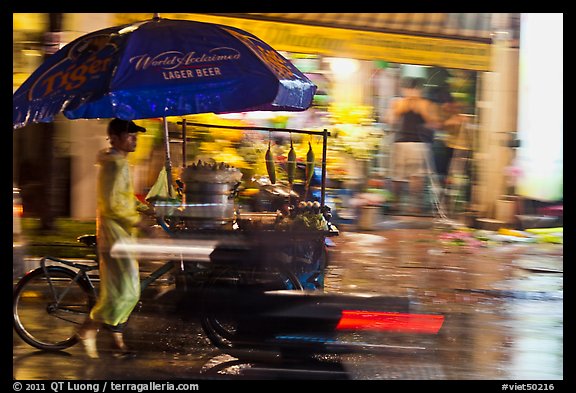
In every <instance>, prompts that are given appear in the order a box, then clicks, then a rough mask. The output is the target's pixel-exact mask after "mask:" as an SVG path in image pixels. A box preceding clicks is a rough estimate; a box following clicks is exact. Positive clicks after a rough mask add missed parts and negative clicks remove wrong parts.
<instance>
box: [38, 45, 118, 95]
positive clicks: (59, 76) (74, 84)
mask: <svg viewBox="0 0 576 393" xmlns="http://www.w3.org/2000/svg"><path fill="white" fill-rule="evenodd" d="M110 49H111V50H110ZM116 52H117V47H116V45H115V44H114V43H113V42H111V39H110V36H109V35H108V34H106V35H94V36H91V37H87V38H86V39H83V40H80V41H78V42H77V43H75V44H74V45H72V46H70V48H69V49H68V53H66V55H65V57H64V58H63V59H62V60H61V61H59V62H58V63H56V64H55V65H53V66H52V67H50V68H49V69H48V70H47V71H46V72H44V74H42V75H41V76H40V77H39V78H37V80H36V82H35V83H34V84H33V85H32V87H31V88H30V90H29V92H28V99H29V100H32V99H37V98H43V97H46V96H49V95H50V94H52V93H54V92H70V91H72V90H75V89H78V88H80V87H82V85H84V84H85V83H86V82H87V81H88V80H90V79H94V78H99V77H100V76H101V75H103V74H104V73H107V72H109V71H110V67H111V66H112V57H113V55H114V54H115V53H116ZM67 64H68V65H67Z"/></svg>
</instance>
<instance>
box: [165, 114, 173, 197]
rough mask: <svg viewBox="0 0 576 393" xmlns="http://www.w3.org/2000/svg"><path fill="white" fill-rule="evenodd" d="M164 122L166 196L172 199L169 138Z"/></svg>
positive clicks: (166, 122)
mask: <svg viewBox="0 0 576 393" xmlns="http://www.w3.org/2000/svg"><path fill="white" fill-rule="evenodd" d="M163 120H164V145H165V149H166V177H167V180H168V196H169V197H172V196H173V195H172V160H171V159H170V137H169V135H168V120H166V117H163Z"/></svg>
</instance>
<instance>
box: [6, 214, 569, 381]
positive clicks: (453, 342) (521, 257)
mask: <svg viewBox="0 0 576 393" xmlns="http://www.w3.org/2000/svg"><path fill="white" fill-rule="evenodd" d="M379 228H380V229H376V230H373V231H367V232H363V233H362V232H355V231H353V230H352V228H351V229H350V230H347V228H341V234H340V236H339V237H337V238H334V239H333V240H334V243H335V246H334V247H331V248H330V261H329V266H328V268H327V272H326V278H325V286H326V287H325V291H326V292H329V293H342V294H349V293H366V294H377V295H386V296H400V297H408V298H409V299H410V301H411V307H412V310H413V311H414V312H422V313H439V314H442V315H444V316H445V322H444V325H443V327H442V329H441V330H440V332H439V333H438V334H437V335H413V334H412V335H408V334H398V333H396V334H392V333H371V334H367V333H362V334H356V333H347V334H346V335H345V336H346V337H344V335H343V337H341V338H345V339H346V340H348V341H352V342H353V341H355V340H357V341H359V342H370V343H374V344H379V347H378V350H374V351H364V352H359V353H354V354H347V355H317V356H310V357H307V358H300V359H295V360H294V359H293V360H286V359H280V358H279V357H278V356H277V355H276V354H273V353H261V354H256V355H255V356H259V358H258V359H254V358H253V359H251V360H249V361H241V360H238V359H236V358H234V357H232V356H230V355H226V354H223V353H222V352H220V351H219V350H218V349H216V348H214V347H213V346H212V345H211V344H210V343H209V342H208V340H207V339H206V337H205V335H204V334H203V332H202V330H201V328H200V326H199V324H198V323H197V322H195V321H190V320H183V319H181V318H178V317H177V316H174V315H170V314H169V313H168V314H164V313H162V312H158V309H157V308H155V307H154V306H143V307H142V309H140V310H139V311H138V312H136V313H135V314H134V316H133V318H132V321H131V325H130V329H129V331H128V333H127V340H128V342H129V343H130V344H132V347H133V348H135V349H137V351H138V357H137V358H136V359H133V360H130V361H124V362H122V361H118V360H115V359H113V358H112V357H111V356H110V353H109V352H108V351H107V348H108V347H109V346H110V343H111V340H110V338H109V337H107V336H106V335H105V334H100V338H99V340H100V343H99V345H100V347H101V348H102V349H101V352H102V358H101V359H98V360H95V361H94V360H90V361H88V360H86V359H84V357H83V356H82V350H81V348H80V347H79V346H75V347H72V348H70V349H69V350H67V351H66V352H62V353H43V352H38V351H35V350H34V349H33V348H31V347H29V346H27V345H26V344H23V343H22V341H21V340H20V339H19V338H18V337H16V336H15V335H14V340H13V344H14V345H13V348H14V357H13V365H14V378H16V379H203V378H205V379H213V378H223V379H229V378H234V379H235V378H241V379H242V378H245V379H316V378H319V379H385V380H396V379H400V380H402V379H404V380H405V379H418V380H474V379H483V380H502V379H508V380H521V379H526V380H561V379H563V246H562V245H561V244H536V243H531V244H527V243H513V242H512V243H485V244H483V245H481V246H476V247H466V246H457V245H447V244H445V243H442V242H440V241H439V240H438V239H439V236H440V235H441V234H442V233H444V232H445V230H446V228H445V227H442V226H437V225H434V223H433V222H431V221H422V220H418V219H414V221H412V222H406V221H403V222H401V223H400V224H399V225H398V222H396V224H394V223H392V222H385V223H383V224H382V225H381V226H380V227H379ZM153 290H158V289H153ZM150 304H153V303H150Z"/></svg>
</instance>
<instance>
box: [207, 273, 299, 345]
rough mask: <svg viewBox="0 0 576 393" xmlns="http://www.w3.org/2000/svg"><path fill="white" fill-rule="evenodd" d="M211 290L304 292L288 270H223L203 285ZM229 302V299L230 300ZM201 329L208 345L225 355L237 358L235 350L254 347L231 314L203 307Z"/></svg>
mask: <svg viewBox="0 0 576 393" xmlns="http://www.w3.org/2000/svg"><path fill="white" fill-rule="evenodd" d="M206 285H207V286H209V288H210V289H211V290H214V288H217V287H218V286H219V285H222V286H226V287H227V288H228V289H230V288H233V289H234V290H238V291H242V290H262V291H265V290H274V289H291V290H303V289H304V288H303V287H302V284H301V283H300V281H298V278H297V277H296V276H295V275H294V274H293V273H292V272H291V271H289V270H287V269H279V270H266V271H262V270H258V269H254V270H240V271H237V270H234V269H224V270H221V271H219V272H215V273H214V275H213V277H212V279H211V280H210V281H209V282H208V283H207V284H206ZM231 301H232V300H231ZM201 324H202V329H203V330H204V332H205V333H206V336H207V337H208V339H209V340H210V342H211V343H212V344H213V345H215V346H216V347H218V348H220V349H222V350H224V351H225V352H227V353H229V354H232V355H237V354H238V353H237V352H235V351H234V350H237V349H242V348H249V347H253V346H254V343H253V342H251V343H250V341H253V340H252V339H250V338H247V337H244V335H243V334H242V333H241V332H239V330H238V321H237V320H236V318H235V316H234V315H230V314H228V313H226V312H218V311H217V310H211V309H207V308H206V307H203V310H202V315H201Z"/></svg>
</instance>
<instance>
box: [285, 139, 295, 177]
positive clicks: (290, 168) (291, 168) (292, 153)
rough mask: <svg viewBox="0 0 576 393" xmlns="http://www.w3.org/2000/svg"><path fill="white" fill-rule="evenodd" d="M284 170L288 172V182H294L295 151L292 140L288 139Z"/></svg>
mask: <svg viewBox="0 0 576 393" xmlns="http://www.w3.org/2000/svg"><path fill="white" fill-rule="evenodd" d="M286 165H287V167H286V172H288V183H290V184H292V183H294V175H295V174H296V152H295V151H294V146H293V145H292V141H290V151H289V152H288V162H287V164H286Z"/></svg>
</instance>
